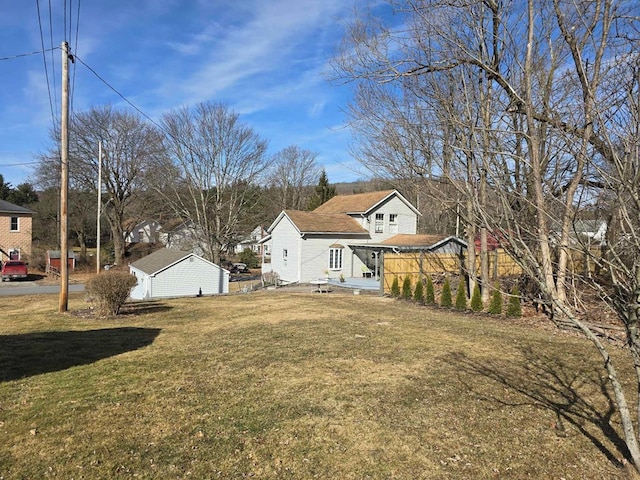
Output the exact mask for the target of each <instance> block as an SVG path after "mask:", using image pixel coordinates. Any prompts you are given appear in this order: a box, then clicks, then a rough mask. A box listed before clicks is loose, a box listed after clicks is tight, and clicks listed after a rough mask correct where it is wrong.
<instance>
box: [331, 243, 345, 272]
mask: <svg viewBox="0 0 640 480" xmlns="http://www.w3.org/2000/svg"><path fill="white" fill-rule="evenodd" d="M343 265H344V248H343V247H337V248H334V247H332V248H330V249H329V270H331V271H337V270H342V267H343Z"/></svg>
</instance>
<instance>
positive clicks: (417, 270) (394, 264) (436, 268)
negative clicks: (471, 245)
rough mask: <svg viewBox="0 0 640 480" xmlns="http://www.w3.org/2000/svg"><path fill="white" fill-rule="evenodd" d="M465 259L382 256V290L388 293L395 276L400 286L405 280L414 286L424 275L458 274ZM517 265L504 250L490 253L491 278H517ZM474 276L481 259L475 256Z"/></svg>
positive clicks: (418, 254) (439, 255) (429, 255)
mask: <svg viewBox="0 0 640 480" xmlns="http://www.w3.org/2000/svg"><path fill="white" fill-rule="evenodd" d="M464 262H465V259H464V257H459V256H458V255H456V254H453V253H423V252H410V253H409V252H402V253H385V255H384V291H385V293H388V292H390V291H391V285H392V283H393V279H394V278H395V277H398V281H399V282H400V284H402V281H403V280H404V279H405V277H407V276H408V277H409V278H410V279H411V285H415V284H416V283H417V281H418V279H421V278H423V277H424V276H426V275H447V274H448V275H458V274H461V273H462V272H463V271H464V270H465V269H466V265H465V264H464ZM521 273H522V269H521V268H520V265H518V263H517V262H516V261H515V260H514V259H513V258H512V257H511V256H510V255H509V254H508V253H506V252H505V251H504V250H501V249H498V250H494V251H493V252H490V254H489V274H490V275H491V277H492V278H493V279H498V278H500V277H505V276H510V275H520V274H521ZM476 274H477V275H480V257H479V256H477V257H476Z"/></svg>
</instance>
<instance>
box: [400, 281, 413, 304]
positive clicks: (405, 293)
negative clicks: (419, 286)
mask: <svg viewBox="0 0 640 480" xmlns="http://www.w3.org/2000/svg"><path fill="white" fill-rule="evenodd" d="M411 295H412V294H411V279H410V278H409V276H408V275H407V276H406V277H404V281H403V282H402V298H403V299H405V300H411Z"/></svg>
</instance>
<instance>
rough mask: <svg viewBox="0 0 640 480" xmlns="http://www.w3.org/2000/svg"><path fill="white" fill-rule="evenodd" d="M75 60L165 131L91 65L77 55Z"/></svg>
mask: <svg viewBox="0 0 640 480" xmlns="http://www.w3.org/2000/svg"><path fill="white" fill-rule="evenodd" d="M75 59H76V60H77V61H78V62H80V63H81V64H82V65H84V66H85V67H86V68H87V69H88V70H89V71H90V72H91V73H93V74H94V75H95V76H96V78H97V79H98V80H100V81H101V82H102V83H104V84H105V85H106V86H107V87H109V89H111V90H112V91H113V92H114V93H115V94H116V95H118V96H119V97H120V98H121V99H122V100H124V101H125V102H127V103H128V104H129V105H130V106H131V107H132V108H133V109H134V110H135V111H136V112H138V113H139V114H140V115H142V116H143V117H144V118H146V119H147V120H149V121H150V122H151V123H152V124H154V125H155V126H156V127H158V128H160V129H162V130H164V129H163V128H162V126H161V125H160V124H159V123H158V122H156V121H155V120H154V119H153V118H151V117H150V116H149V115H147V114H146V113H144V112H143V111H142V110H141V109H140V108H138V107H137V106H136V105H135V104H134V103H133V102H131V101H130V100H129V99H128V98H127V97H125V96H124V95H123V94H121V93H120V92H119V91H118V90H116V89H115V87H113V86H112V85H111V84H109V82H107V81H106V80H105V79H104V78H102V77H101V76H100V75H99V74H98V72H96V71H95V70H94V69H93V68H91V67H90V66H89V65H87V64H86V63H85V62H84V61H83V60H82V59H81V58H80V57H78V56H77V55H76V56H75Z"/></svg>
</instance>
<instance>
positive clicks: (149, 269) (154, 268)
mask: <svg viewBox="0 0 640 480" xmlns="http://www.w3.org/2000/svg"><path fill="white" fill-rule="evenodd" d="M191 255H195V254H193V253H188V252H181V251H180V250H171V249H169V248H161V249H160V250H156V251H155V252H153V253H150V254H149V255H147V256H146V257H142V258H141V259H140V260H136V261H135V262H133V263H132V264H131V265H130V266H131V267H133V268H135V269H137V270H140V271H141V272H144V273H146V274H148V275H153V274H154V273H158V272H160V271H161V270H164V269H165V268H167V267H170V266H171V265H173V264H175V263H178V262H179V261H180V260H182V259H184V258H187V257H189V256H191Z"/></svg>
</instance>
